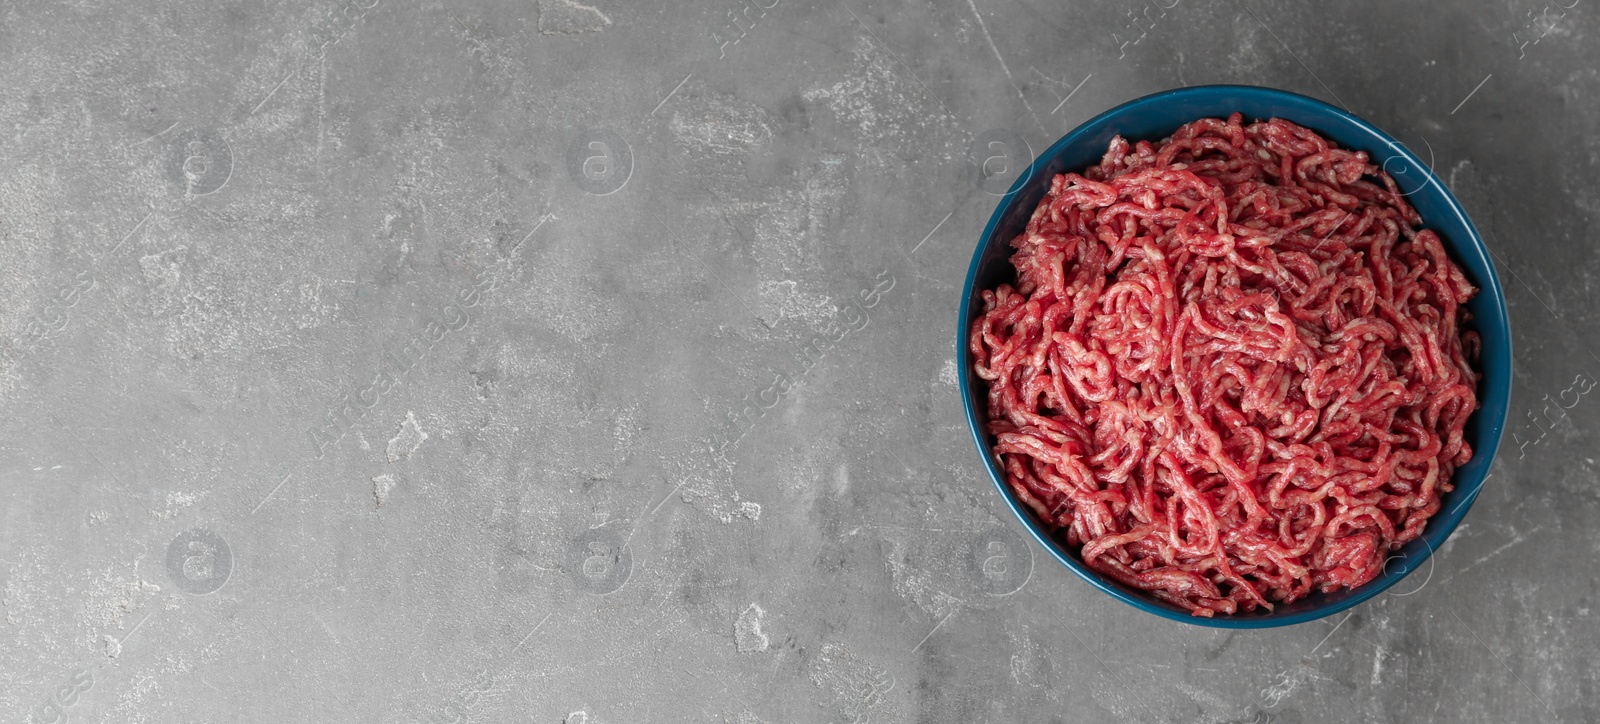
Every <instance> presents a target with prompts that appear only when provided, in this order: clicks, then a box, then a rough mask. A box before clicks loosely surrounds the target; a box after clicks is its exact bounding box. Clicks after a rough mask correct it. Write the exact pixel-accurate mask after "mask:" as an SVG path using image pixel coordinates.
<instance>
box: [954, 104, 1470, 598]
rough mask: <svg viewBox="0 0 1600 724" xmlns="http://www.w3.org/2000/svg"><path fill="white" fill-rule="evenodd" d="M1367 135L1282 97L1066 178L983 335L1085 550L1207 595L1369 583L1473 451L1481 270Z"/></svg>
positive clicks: (1014, 473)
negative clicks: (1256, 114) (1262, 111)
mask: <svg viewBox="0 0 1600 724" xmlns="http://www.w3.org/2000/svg"><path fill="white" fill-rule="evenodd" d="M1421 222H1422V219H1421V218H1420V217H1419V216H1418V215H1417V213H1416V211H1415V210H1413V209H1412V208H1411V206H1410V204H1408V203H1407V202H1406V200H1405V198H1404V197H1403V196H1402V194H1401V193H1400V192H1399V189H1398V188H1397V187H1396V185H1395V183H1394V180H1393V179H1391V178H1390V177H1389V176H1388V175H1387V174H1385V173H1383V172H1382V171H1381V170H1380V169H1379V168H1377V167H1376V166H1374V165H1373V164H1372V163H1370V161H1369V159H1368V157H1367V155H1366V154H1365V153H1363V152H1352V151H1346V150H1342V149H1340V148H1338V147H1336V146H1335V145H1333V144H1332V143H1330V142H1329V141H1327V140H1326V139H1323V138H1322V137H1321V136H1319V135H1317V134H1316V133H1314V132H1312V131H1310V130H1308V129H1305V128H1302V127H1300V126H1297V125H1295V124H1293V123H1290V122H1288V121H1284V120H1280V119H1273V120H1270V121H1264V122H1256V123H1252V124H1249V125H1245V124H1244V123H1243V118H1242V117H1241V116H1240V114H1237V113H1235V114H1233V116H1231V117H1230V118H1228V119H1226V120H1223V119H1219V118H1206V119H1201V120H1198V121H1195V122H1193V123H1190V124H1187V125H1185V126H1183V127H1182V128H1180V129H1178V130H1177V132H1175V133H1173V134H1172V136H1171V137H1170V138H1168V139H1166V140H1164V141H1162V142H1160V143H1155V144H1152V143H1149V142H1145V141H1140V142H1138V143H1136V144H1133V145H1131V146H1130V145H1129V144H1128V142H1127V141H1125V140H1123V139H1122V138H1120V137H1119V138H1116V139H1114V140H1112V142H1111V146H1110V149H1109V150H1108V151H1107V152H1106V155H1105V157H1104V159H1103V160H1102V161H1101V162H1100V164H1099V165H1098V166H1094V167H1091V168H1089V169H1087V170H1085V171H1084V172H1083V173H1082V174H1081V175H1080V174H1076V173H1067V174H1061V175H1059V176H1056V177H1055V179H1053V181H1052V183H1051V187H1050V191H1049V193H1048V195H1046V196H1045V198H1044V200H1043V201H1041V202H1040V203H1039V206H1038V208H1037V209H1035V210H1034V213H1033V217H1032V219H1031V220H1030V221H1029V222H1028V227H1027V231H1026V232H1024V233H1023V234H1022V235H1020V236H1018V237H1017V238H1016V239H1015V240H1013V241H1012V243H1011V245H1012V248H1013V249H1015V252H1014V253H1013V254H1012V256H1011V261H1012V264H1013V265H1015V267H1016V269H1017V275H1018V280H1017V284H1016V286H1014V287H1013V286H1012V285H1008V284H1002V285H1000V287H999V288H997V289H994V290H988V291H984V292H983V293H982V295H983V302H984V305H983V313H982V316H981V317H979V318H978V319H977V321H976V323H975V324H974V327H973V332H972V338H971V340H970V345H971V350H972V354H973V359H974V360H975V361H974V363H973V364H974V368H975V370H976V373H977V375H978V376H979V377H981V378H982V379H984V380H986V381H987V382H988V392H989V429H990V431H991V432H992V433H993V434H994V436H995V440H996V442H995V446H994V454H995V455H996V457H997V459H998V461H999V462H1000V465H1001V467H1002V469H1003V470H1004V472H1005V476H1006V481H1007V482H1008V483H1009V485H1010V487H1011V489H1012V490H1013V491H1015V493H1016V495H1017V497H1018V499H1019V500H1021V501H1023V502H1024V503H1025V504H1026V505H1028V506H1029V507H1031V508H1032V509H1033V511H1034V512H1035V513H1037V515H1038V517H1039V519H1040V520H1042V521H1045V522H1046V523H1048V524H1050V525H1052V526H1054V527H1055V528H1056V529H1057V534H1058V535H1059V536H1061V537H1062V538H1063V539H1064V540H1065V542H1066V543H1067V545H1068V546H1069V547H1072V548H1074V549H1076V550H1078V551H1079V554H1080V555H1081V556H1082V558H1083V561H1084V562H1085V563H1086V564H1087V565H1089V566H1090V567H1091V568H1093V569H1095V570H1097V571H1100V572H1102V573H1104V574H1106V575H1108V576H1110V577H1112V578H1114V579H1116V580H1118V581H1121V582H1123V583H1125V584H1127V585H1129V586H1133V587H1135V588H1139V589H1143V590H1145V591H1149V592H1150V593H1151V594H1152V595H1154V596H1155V597H1157V598H1159V599H1161V600H1164V601H1168V602H1170V603H1173V604H1175V605H1178V606H1181V607H1183V608H1185V609H1188V610H1190V611H1192V612H1193V613H1194V614H1195V615H1197V616H1211V615H1215V614H1217V613H1223V614H1232V613H1235V612H1239V611H1251V610H1255V609H1257V608H1258V607H1259V608H1262V609H1266V610H1271V609H1272V608H1273V607H1274V605H1276V604H1282V603H1289V602H1292V601H1295V600H1298V599H1300V598H1303V597H1305V596H1306V595H1307V594H1309V593H1311V592H1312V591H1323V592H1331V591H1334V590H1337V589H1340V588H1344V587H1354V586H1360V585H1362V584H1364V583H1366V582H1368V581H1371V580H1372V579H1373V578H1374V577H1376V576H1377V575H1378V574H1379V573H1380V572H1381V571H1382V569H1383V564H1384V560H1385V558H1386V557H1387V556H1388V555H1389V551H1391V550H1394V549H1396V548H1398V547H1400V546H1401V545H1403V544H1405V543H1407V542H1409V541H1411V540H1415V539H1416V538H1417V537H1418V536H1419V535H1421V533H1422V529H1423V526H1424V525H1425V524H1426V523H1427V520H1428V518H1429V517H1430V516H1432V515H1433V514H1434V513H1435V512H1437V511H1438V510H1439V496H1440V495H1441V494H1443V493H1446V492H1449V491H1450V490H1451V485H1450V477H1451V474H1452V473H1453V472H1454V471H1455V470H1456V468H1457V467H1460V466H1461V465H1462V464H1464V463H1465V462H1466V461H1467V460H1469V459H1470V458H1471V457H1472V449H1471V447H1470V446H1468V444H1467V443H1466V442H1465V441H1464V440H1463V437H1462V428H1463V426H1464V425H1465V424H1466V421H1467V416H1468V415H1470V414H1471V413H1472V411H1473V410H1475V409H1476V408H1477V406H1478V401H1477V395H1476V392H1475V389H1476V386H1477V381H1478V378H1479V375H1478V374H1477V373H1476V372H1475V371H1474V370H1473V368H1472V366H1471V365H1469V364H1468V361H1467V360H1468V358H1469V357H1470V358H1472V359H1476V358H1477V353H1478V346H1479V342H1478V337H1477V335H1476V333H1475V332H1471V331H1463V330H1462V329H1461V325H1462V323H1463V322H1464V321H1465V320H1466V319H1467V314H1466V312H1465V310H1464V309H1463V306H1462V305H1463V304H1464V303H1465V302H1466V301H1467V300H1468V299H1470V298H1471V297H1472V295H1473V294H1474V293H1476V291H1477V290H1476V289H1474V288H1473V286H1472V285H1471V284H1470V283H1468V281H1467V279H1466V277H1465V276H1464V275H1463V274H1462V272H1461V269H1460V267H1458V266H1456V264H1455V263H1454V262H1453V261H1451V260H1450V258H1449V257H1448V256H1447V255H1446V254H1445V250H1444V246H1443V244H1442V243H1441V242H1440V240H1439V237H1438V235H1437V234H1435V233H1434V232H1432V231H1429V230H1426V229H1421V228H1419V227H1420V225H1421Z"/></svg>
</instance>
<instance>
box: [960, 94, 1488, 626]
mask: <svg viewBox="0 0 1600 724" xmlns="http://www.w3.org/2000/svg"><path fill="white" fill-rule="evenodd" d="M1234 112H1239V113H1243V114H1244V115H1245V117H1246V120H1247V121H1249V120H1255V119H1267V118H1273V117H1277V118H1283V119H1285V120H1288V121H1292V122H1294V123H1298V124H1300V125H1302V126H1305V127H1307V128H1310V129H1312V130H1314V131H1316V132H1318V133H1320V134H1322V136H1323V137H1324V138H1327V139H1329V140H1331V141H1333V142H1335V143H1337V144H1339V146H1340V147H1342V148H1346V149H1352V150H1364V151H1366V152H1367V153H1368V155H1369V156H1370V157H1371V158H1372V162H1373V163H1374V164H1377V165H1380V166H1382V167H1383V168H1384V170H1386V171H1388V172H1389V174H1390V175H1391V176H1393V177H1394V179H1395V182H1396V183H1397V184H1399V186H1400V189H1401V190H1402V191H1403V192H1404V193H1405V194H1406V198H1407V200H1408V201H1410V202H1411V204H1412V205H1413V206H1414V207H1415V208H1416V210H1417V213H1419V214H1421V216H1422V219H1423V224H1424V225H1425V226H1426V227H1427V228H1430V229H1433V230H1434V231H1435V232H1437V233H1438V234H1439V235H1440V236H1441V237H1442V238H1443V240H1444V244H1445V248H1446V250H1447V251H1448V252H1449V253H1450V255H1451V257H1452V258H1453V259H1454V260H1455V261H1456V263H1457V264H1460V265H1461V268H1462V270H1463V271H1464V272H1465V273H1466V275H1467V278H1468V279H1470V280H1471V281H1472V283H1473V284H1474V285H1476V286H1477V287H1478V289H1479V292H1478V294H1477V295H1476V296H1475V297H1473V298H1472V300H1471V301H1470V302H1469V303H1468V304H1467V305H1466V306H1467V309H1468V310H1469V311H1470V312H1471V315H1472V320H1471V321H1470V322H1468V324H1467V325H1466V326H1467V328H1469V329H1476V330H1477V331H1478V334H1479V335H1481V336H1482V339H1483V353H1482V357H1481V359H1480V360H1479V361H1478V370H1479V371H1480V372H1481V373H1482V374H1483V375H1484V378H1483V380H1482V381H1481V382H1480V383H1479V385H1478V399H1479V403H1480V405H1481V406H1480V408H1479V409H1478V411H1477V412H1475V413H1473V414H1472V416H1471V417H1470V418H1469V419H1468V421H1467V426H1466V432H1465V435H1466V440H1467V442H1468V443H1469V444H1471V445H1472V449H1473V457H1472V460H1471V461H1469V462H1468V463H1467V464H1466V465H1464V466H1462V467H1461V468H1460V469H1459V470H1457V471H1456V473H1455V476H1454V478H1453V482H1454V483H1455V486H1456V488H1455V490H1454V491H1452V492H1450V493H1447V494H1445V495H1444V496H1443V498H1442V507H1441V508H1440V511H1439V512H1438V513H1437V514H1435V515H1434V517H1433V518H1432V519H1430V520H1429V521H1428V525H1427V528H1426V529H1425V531H1424V532H1423V535H1422V537H1421V538H1419V539H1417V540H1415V541H1412V542H1411V543H1409V544H1407V545H1406V546H1405V547H1404V548H1402V549H1400V550H1399V551H1396V552H1394V553H1392V554H1391V558H1390V560H1389V562H1388V563H1387V564H1386V565H1385V567H1384V572H1383V573H1382V574H1380V575H1379V577H1378V578H1376V579H1374V580H1373V581H1371V582H1370V583H1367V584H1366V585H1364V586H1361V587H1359V588H1356V589H1346V590H1342V591H1338V592H1335V593H1331V594H1320V593H1316V594H1312V595H1311V596H1309V597H1307V598H1305V599H1302V600H1300V601H1296V602H1295V603H1293V604H1290V605H1288V606H1279V607H1278V609H1277V610H1276V611H1273V612H1272V613H1250V614H1239V615H1236V616H1218V617H1215V618H1201V617H1197V616H1191V615H1190V614H1189V613H1188V612H1186V611H1184V610H1182V609H1180V608H1178V607H1176V606H1173V605H1171V604H1167V603H1164V602H1161V601H1157V600H1156V599H1154V598H1152V597H1150V596H1149V595H1147V594H1145V593H1144V592H1143V591H1139V590H1137V589H1133V588H1130V587H1128V586H1124V585H1122V584H1121V583H1118V582H1116V581H1114V580H1112V579H1110V578H1108V577H1105V576H1102V575H1101V574H1099V573H1097V572H1095V571H1093V570H1090V569H1089V568H1088V567H1086V566H1084V565H1083V563H1082V562H1080V561H1079V560H1078V558H1077V557H1076V555H1075V554H1074V553H1072V552H1070V551H1068V550H1067V548H1066V547H1065V546H1064V545H1063V544H1061V543H1059V542H1058V541H1056V540H1055V539H1054V538H1053V537H1052V536H1051V535H1050V533H1049V532H1048V531H1047V529H1046V528H1044V527H1043V526H1042V525H1040V523H1039V522H1038V520H1036V519H1035V518H1034V516H1033V513H1032V511H1031V510H1029V509H1027V508H1026V507H1024V506H1022V505H1021V504H1019V503H1018V502H1017V501H1016V499H1015V498H1014V496H1013V495H1012V493H1011V491H1010V490H1009V488H1008V487H1007V486H1006V484H1005V479H1004V475H1003V473H1002V472H1001V470H1000V469H999V468H998V466H997V465H996V464H995V461H994V458H993V456H992V455H991V454H990V452H989V451H990V450H991V449H992V448H993V443H994V438H993V436H992V435H990V434H989V432H988V427H987V417H988V403H987V397H986V390H985V387H984V386H983V384H982V381H981V380H979V379H977V377H976V375H974V374H973V372H972V363H971V359H970V356H969V353H968V350H967V340H968V338H969V336H970V332H971V323H972V320H973V319H974V318H975V317H976V316H977V315H978V313H979V312H980V311H981V310H982V300H981V299H979V298H978V293H979V292H980V291H982V290H984V289H992V288H994V287H995V286H997V285H999V284H1001V283H1011V282H1015V280H1016V272H1015V270H1014V269H1013V268H1012V266H1011V262H1010V255H1011V248H1010V243H1011V240H1012V239H1013V238H1015V237H1016V236H1017V235H1018V234H1019V233H1021V232H1022V231H1023V230H1024V228H1025V227H1026V226H1027V223H1028V219H1029V217H1030V216H1032V214H1033V209H1034V207H1036V206H1037V205H1038V204H1039V201H1040V199H1042V198H1043V197H1044V195H1045V192H1046V191H1048V190H1049V186H1050V181H1051V179H1052V178H1054V177H1055V176H1056V174H1059V173H1063V172H1066V171H1079V170H1081V169H1083V168H1085V167H1087V166H1090V165H1092V164H1095V163H1098V162H1099V160H1100V157H1101V156H1102V155H1104V153H1105V150H1106V146H1107V145H1108V144H1109V143H1110V142H1111V139H1112V137H1113V136H1116V135H1121V136H1122V137H1124V138H1126V139H1128V140H1129V141H1138V140H1149V141H1156V140H1160V139H1162V138H1165V137H1167V136H1168V135H1170V134H1171V133H1172V132H1173V131H1175V130H1177V129H1178V127H1179V126H1181V125H1183V124H1184V123H1188V122H1189V121H1193V120H1195V119H1198V118H1205V117H1214V116H1215V117H1226V116H1227V115H1229V114H1231V113H1234ZM956 347H957V355H956V357H957V362H958V364H959V365H960V368H961V369H962V370H963V372H964V374H963V375H962V377H961V396H962V401H963V403H964V405H965V407H966V415H967V424H968V427H969V428H970V429H971V432H972V436H973V441H974V442H975V443H976V444H977V445H978V448H979V451H980V452H981V453H982V456H983V459H984V464H985V466H986V467H987V468H988V471H989V477H990V479H991V480H992V481H993V482H994V484H995V486H996V487H997V488H998V489H999V490H1000V493H1001V495H1002V496H1003V497H1004V498H1005V500H1006V502H1007V504H1008V505H1009V506H1010V507H1011V510H1012V512H1013V513H1015V514H1016V515H1017V517H1018V519H1019V520H1021V521H1022V523H1023V525H1025V526H1026V527H1027V528H1028V530H1029V532H1030V533H1032V534H1033V537H1034V538H1035V539H1037V540H1038V541H1039V543H1040V544H1041V545H1043V546H1044V547H1045V548H1046V549H1047V550H1049V551H1050V553H1051V554H1052V555H1054V556H1055V558H1056V559H1057V560H1059V561H1060V562H1061V563H1062V564H1063V565H1066V566H1067V567H1068V568H1070V569H1072V571H1073V572H1074V573H1077V574H1078V575H1079V576H1081V577H1082V578H1084V579H1085V580H1087V581H1088V582H1089V583H1091V584H1093V585H1094V586H1095V587H1097V588H1099V589H1101V590H1102V591H1105V592H1106V593H1108V594H1110V595H1112V596H1114V597H1116V598H1118V599H1120V600H1122V601H1124V602H1126V603H1128V604H1130V605H1133V606H1135V607H1137V608H1140V609H1142V610H1144V611H1148V612H1150V613H1154V614H1156V615H1159V616H1163V617H1166V618H1169V619H1173V620H1177V621H1185V622H1188V623H1195V624H1201V625H1208V626H1216V627H1222V628H1264V627H1269V626H1285V625H1289V624H1294V623H1300V622H1303V621H1310V620H1313V619H1317V618H1321V617H1324V616H1328V615H1331V614H1334V613H1337V612H1339V611H1343V610H1344V609H1347V608H1350V607H1351V606H1354V605H1356V604H1358V603H1361V602H1362V601H1365V600H1367V599H1369V598H1371V597H1373V596H1376V595H1377V594H1379V593H1381V592H1383V591H1384V590H1385V589H1387V588H1389V587H1390V586H1391V585H1394V583H1395V582H1396V581H1399V580H1400V579H1401V578H1403V577H1405V576H1406V575H1407V574H1409V573H1410V572H1412V571H1414V570H1417V569H1418V568H1419V567H1422V568H1424V569H1426V570H1425V573H1426V574H1427V575H1430V576H1431V566H1432V564H1431V563H1427V564H1425V563H1424V562H1425V561H1427V559H1428V556H1429V554H1431V553H1432V552H1433V551H1435V550H1438V548H1439V547H1440V546H1441V545H1443V543H1444V540H1445V538H1446V537H1448V536H1449V535H1450V533H1451V532H1452V531H1453V530H1455V528H1456V525H1457V524H1459V523H1460V522H1461V519H1462V518H1463V517H1464V516H1465V515H1466V512H1467V509H1468V507H1470V505H1471V503H1472V500H1473V499H1474V498H1476V497H1477V495H1478V493H1479V491H1480V490H1481V488H1482V486H1483V481H1484V477H1485V476H1486V475H1487V474H1488V471H1489V465H1490V463H1491V462H1492V460H1493V457H1494V453H1495V449H1496V448H1497V447H1498V446H1499V444H1500V435H1501V431H1502V429H1503V428H1504V425H1505V418H1506V408H1507V405H1508V403H1509V398H1510V395H1511V330H1510V325H1509V321H1508V319H1507V315H1506V308H1505V294H1504V293H1503V291H1502V290H1501V287H1500V281H1499V278H1498V277H1497V276H1496V275H1495V270H1494V264H1493V262H1492V261H1491V259H1490V258H1489V254H1488V250H1487V248H1486V247H1485V246H1484V244H1483V239H1482V238H1481V237H1480V236H1479V234H1478V231H1477V229H1475V228H1474V227H1473V225H1472V222H1471V221H1470V220H1469V219H1468V218H1467V216H1466V214H1465V212H1463V211H1462V209H1461V206H1460V204H1458V203H1457V202H1456V200H1455V198H1454V197H1453V196H1452V195H1451V194H1450V192H1449V191H1448V190H1446V189H1445V187H1444V185H1443V184H1442V183H1441V182H1440V181H1439V179H1438V177H1436V176H1435V175H1434V174H1433V172H1432V170H1430V169H1429V168H1428V167H1427V165H1426V164H1424V163H1423V161H1422V160H1421V159H1420V158H1418V157H1417V156H1416V154H1414V153H1413V152H1412V151H1411V150H1410V149H1408V148H1406V147H1405V146H1404V145H1402V144H1401V143H1399V142H1398V141H1396V140H1395V139H1394V138H1392V137H1390V136H1389V135H1388V134H1386V133H1384V132H1383V131H1381V130H1379V129H1378V128H1376V127H1374V126H1372V125H1371V124H1369V123H1367V122H1365V121H1363V120H1361V119H1359V118H1357V117H1355V116H1353V115H1351V114H1349V113H1347V112H1345V111H1343V110H1340V109H1338V108H1335V107H1333V106H1331V105H1328V104H1326V103H1323V102H1322V101H1319V100H1316V99H1313V98H1307V97H1305V96H1301V95H1297V94H1293V93H1289V92H1286V91H1280V90H1275V89H1270V88H1258V87H1254V86H1196V87H1190V88H1183V89H1178V90H1172V91H1166V92H1163V93H1157V94H1155V95H1151V96H1146V97H1144V98H1140V99H1137V100H1134V101H1130V102H1128V103H1126V104H1123V105H1121V106H1118V107H1116V108H1113V109H1112V110H1109V111H1106V112H1105V113H1102V114H1100V115H1099V116H1096V117H1095V118H1093V119H1091V120H1090V121H1088V122H1086V123H1084V124H1083V125H1081V126H1079V127H1078V128H1077V129H1075V130H1073V131H1072V132H1071V133H1069V134H1067V135H1066V136H1064V137H1062V139H1061V140H1059V141H1057V142H1056V143H1055V144H1054V145H1052V146H1051V147H1050V148H1049V149H1048V150H1046V151H1045V152H1044V153H1042V154H1040V155H1039V157H1038V159H1036V160H1035V161H1034V163H1033V164H1032V165H1031V166H1030V167H1029V169H1028V170H1027V171H1026V172H1025V173H1023V174H1022V176H1021V177H1019V178H1018V179H1017V181H1016V183H1014V184H1013V185H1012V187H1011V190H1010V192H1008V193H1007V195H1006V196H1005V197H1004V198H1002V199H1001V201H1000V204H999V205H998V207H996V209H995V212H994V215H993V216H992V217H991V218H990V220H989V225H988V227H987V228H985V229H984V232H983V236H982V237H981V239H980V240H979V243H978V248H977V251H976V252H975V253H974V255H973V259H972V265H971V268H970V269H969V270H968V273H967V281H966V288H965V290H964V292H963V298H962V303H961V318H960V324H959V329H958V338H957V343H956ZM1413 590H1415V589H1413Z"/></svg>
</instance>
